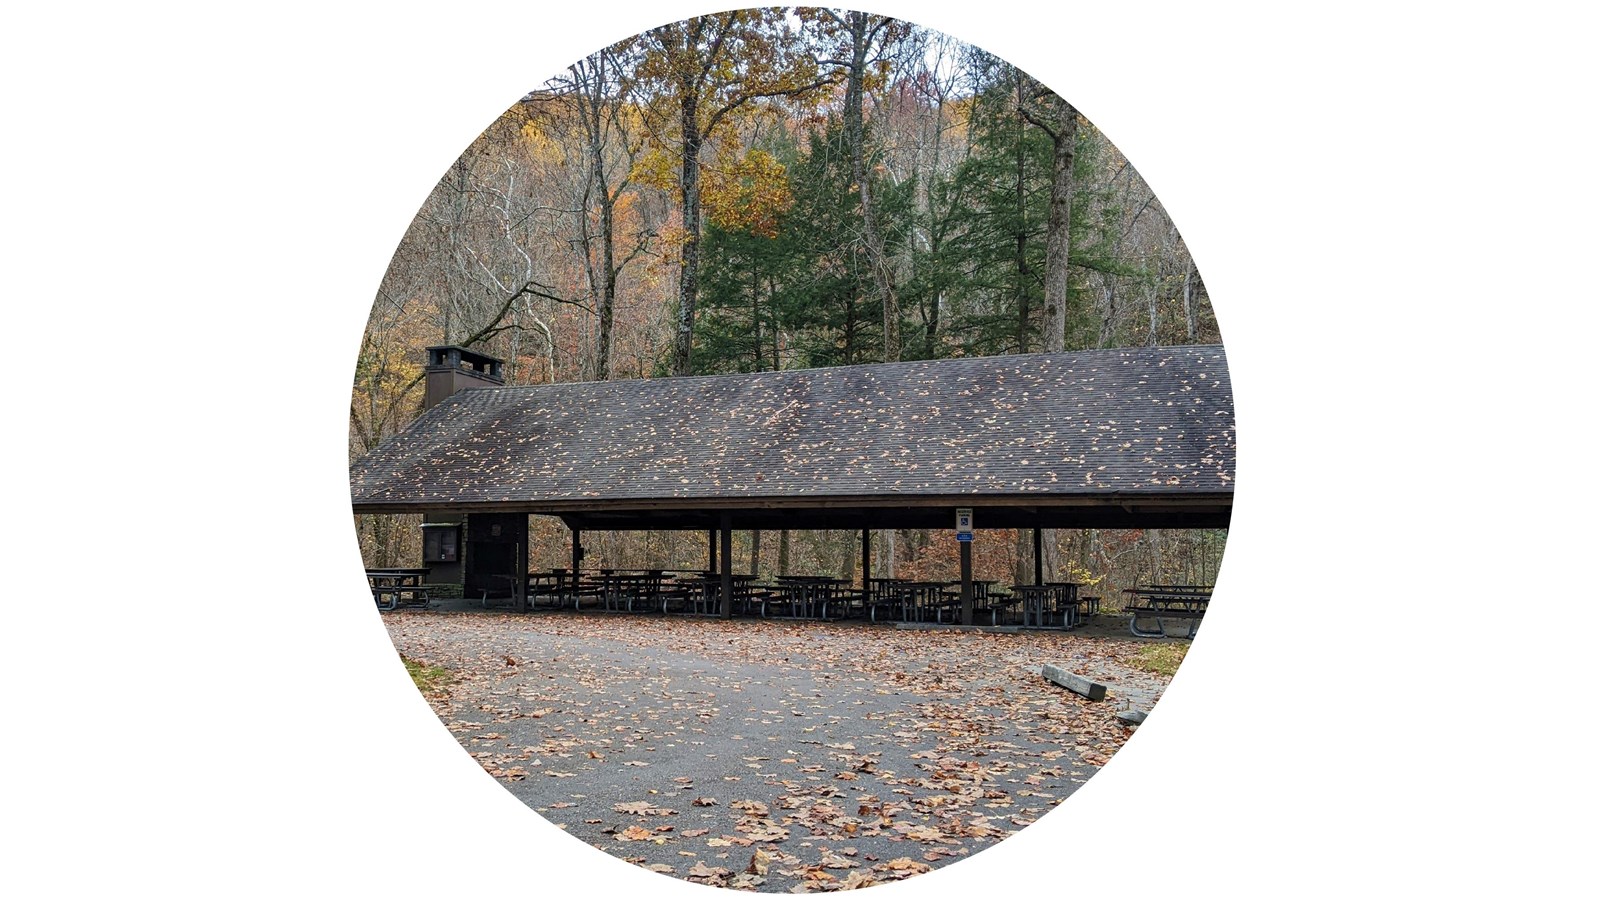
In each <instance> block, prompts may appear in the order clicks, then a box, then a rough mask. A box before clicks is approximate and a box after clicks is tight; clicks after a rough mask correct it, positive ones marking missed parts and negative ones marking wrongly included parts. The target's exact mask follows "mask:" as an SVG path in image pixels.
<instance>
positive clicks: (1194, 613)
mask: <svg viewBox="0 0 1600 900" xmlns="http://www.w3.org/2000/svg"><path fill="white" fill-rule="evenodd" d="M1122 592H1123V593H1124V594H1127V595H1128V597H1129V599H1128V601H1127V602H1125V603H1124V604H1123V607H1122V611H1123V612H1125V613H1127V614H1128V630H1129V631H1132V632H1133V633H1134V634H1135V635H1136V636H1138V637H1171V636H1172V635H1169V634H1167V629H1166V625H1165V624H1164V622H1163V620H1164V619H1182V620H1186V621H1187V622H1188V623H1189V631H1188V633H1187V634H1183V635H1178V636H1179V637H1186V638H1192V637H1194V636H1195V633H1196V632H1197V631H1199V630H1200V620H1201V619H1202V618H1204V617H1205V614H1206V607H1207V606H1208V605H1209V604H1210V602H1211V586H1210V585H1205V584H1152V585H1143V586H1141V587H1131V588H1124V589H1123V591H1122ZM1141 619H1145V620H1154V622H1155V628H1154V629H1153V630H1152V629H1150V628H1141V627H1140V626H1139V621H1140V620H1141Z"/></svg>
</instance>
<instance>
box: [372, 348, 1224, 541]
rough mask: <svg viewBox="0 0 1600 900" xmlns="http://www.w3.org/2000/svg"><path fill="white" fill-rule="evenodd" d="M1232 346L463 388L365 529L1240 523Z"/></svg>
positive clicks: (380, 470) (420, 440)
mask: <svg viewBox="0 0 1600 900" xmlns="http://www.w3.org/2000/svg"><path fill="white" fill-rule="evenodd" d="M1235 457H1236V451H1235V439H1234V415H1233V395H1232V390H1231V388H1230V383H1229V379H1228V367H1227V360H1226V357H1225V356H1224V354H1223V349H1222V347H1220V346H1190V347H1141V348H1135V349H1119V350H1095V351H1086V352H1077V353H1053V354H1045V353H1036V354H1023V355H1012V356H991V357H969V358H962V359H945V360H927V361H917V362H902V363H889V364H879V365H858V366H841V367H835V368H825V369H802V370H791V371H784V372H761V373H753V374H743V375H714V376H702V377H685V378H656V379H642V380H629V381H603V382H583V383H561V384H547V385H537V386H523V387H495V388H483V389H476V390H466V391H462V392H460V393H457V394H455V395H454V396H451V397H449V398H447V399H446V400H444V401H443V402H441V403H439V404H438V405H437V406H435V407H434V408H433V409H431V410H429V411H427V412H426V413H424V414H423V415H422V416H421V417H419V418H418V419H417V420H416V421H415V422H414V423H413V424H412V425H411V426H410V427H409V428H408V429H407V430H406V431H405V432H404V433H402V434H400V435H397V436H396V437H394V438H392V439H390V440H389V441H388V442H386V443H384V444H383V445H382V446H380V447H378V448H376V449H375V450H373V451H372V452H371V453H369V454H367V455H366V456H365V457H363V458H362V459H360V460H359V461H357V462H356V463H355V464H354V465H353V466H352V468H351V473H350V485H351V495H352V501H353V506H354V508H355V510H356V511H357V512H418V511H442V510H490V509H493V510H499V511H507V512H511V511H518V510H525V511H528V512H548V513H553V514H563V515H566V514H571V515H573V516H581V515H583V514H591V513H596V514H604V513H620V512H624V511H628V510H637V511H645V510H649V511H652V512H653V514H658V515H659V514H660V513H661V512H662V511H666V512H671V511H673V510H681V511H685V512H687V511H700V512H704V511H705V510H709V509H768V510H781V509H801V508H806V509H813V510H815V509H822V508H828V507H834V508H844V507H850V506H865V507H884V508H888V507H894V506H920V507H926V506H935V505H942V504H951V503H954V504H959V505H964V506H985V505H991V504H999V505H1002V506H1005V505H1010V506H1017V505H1024V506H1033V507H1039V506H1059V505H1081V504H1084V503H1092V502H1122V503H1124V504H1127V503H1146V504H1148V503H1152V502H1157V501H1161V502H1168V501H1170V502H1179V503H1181V502H1185V501H1186V500H1187V501H1200V500H1204V501H1205V502H1207V503H1210V504H1211V505H1212V506H1213V507H1214V508H1216V507H1219V506H1220V507H1231V498H1232V493H1233V481H1234V466H1235Z"/></svg>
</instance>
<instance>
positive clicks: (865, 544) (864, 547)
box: [861, 528, 872, 602]
mask: <svg viewBox="0 0 1600 900" xmlns="http://www.w3.org/2000/svg"><path fill="white" fill-rule="evenodd" d="M871 577H872V532H871V531H870V530H869V529H866V528H863V529H861V596H862V598H863V602H865V597H866V596H867V591H868V590H870V589H871V585H870V584H869V583H868V582H867V579H869V578H871Z"/></svg>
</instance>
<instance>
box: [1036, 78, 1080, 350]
mask: <svg viewBox="0 0 1600 900" xmlns="http://www.w3.org/2000/svg"><path fill="white" fill-rule="evenodd" d="M1056 114H1057V119H1056V123H1055V126H1056V127H1055V128H1054V129H1053V130H1052V131H1051V132H1050V138H1051V146H1052V152H1051V154H1050V217H1049V220H1048V223H1047V224H1046V226H1045V245H1044V349H1045V352H1046V353H1060V352H1062V351H1064V350H1066V349H1067V300H1068V288H1069V280H1068V278H1067V272H1068V265H1069V256H1070V251H1071V249H1072V165H1073V160H1074V158H1075V155H1076V153H1077V142H1078V111H1077V110H1076V109H1073V107H1072V104H1070V103H1068V102H1067V101H1065V100H1062V99H1061V98H1059V97H1058V98H1056Z"/></svg>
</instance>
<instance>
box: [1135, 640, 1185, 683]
mask: <svg viewBox="0 0 1600 900" xmlns="http://www.w3.org/2000/svg"><path fill="white" fill-rule="evenodd" d="M1188 652H1189V645H1188V643H1186V642H1185V643H1177V642H1173V643H1161V644H1145V645H1144V646H1143V647H1140V648H1139V652H1138V653H1135V654H1134V655H1133V664H1134V665H1135V666H1137V667H1138V668H1141V669H1143V670H1145V671H1146V672H1154V673H1156V674H1157V675H1168V676H1171V675H1176V674H1177V672H1178V666H1179V665H1181V664H1182V663H1183V657H1184V654H1186V653H1188Z"/></svg>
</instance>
